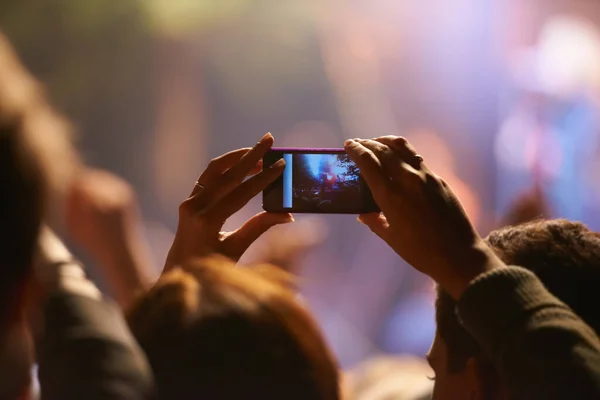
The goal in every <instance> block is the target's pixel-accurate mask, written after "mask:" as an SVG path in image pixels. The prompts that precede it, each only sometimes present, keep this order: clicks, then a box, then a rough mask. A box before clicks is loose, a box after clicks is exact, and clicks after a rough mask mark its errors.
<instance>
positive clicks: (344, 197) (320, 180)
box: [263, 148, 379, 214]
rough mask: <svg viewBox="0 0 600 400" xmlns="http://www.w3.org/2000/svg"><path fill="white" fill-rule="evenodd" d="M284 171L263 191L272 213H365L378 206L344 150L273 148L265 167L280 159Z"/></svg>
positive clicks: (376, 209)
mask: <svg viewBox="0 0 600 400" xmlns="http://www.w3.org/2000/svg"><path fill="white" fill-rule="evenodd" d="M282 158H283V159H284V160H285V162H286V166H285V170H284V172H283V174H282V175H281V176H280V177H279V178H278V179H277V180H276V181H275V182H273V183H272V184H271V185H269V187H267V188H266V189H265V190H264V191H263V208H264V209H265V211H269V212H276V213H281V212H292V213H318V214H364V213H369V212H377V211H379V208H378V207H377V205H376V204H375V201H374V200H373V196H372V195H371V191H370V190H369V188H368V186H367V185H366V183H365V181H364V179H363V178H362V176H361V174H360V171H359V169H358V167H357V165H356V164H355V163H354V162H353V161H352V160H351V159H350V158H349V157H348V155H347V154H346V152H345V150H344V149H284V148H278V149H271V151H269V152H268V153H266V154H265V156H264V158H263V168H268V167H269V166H270V165H272V164H273V163H275V162H276V161H277V160H279V159H282Z"/></svg>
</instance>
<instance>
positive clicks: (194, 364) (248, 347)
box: [129, 258, 340, 400]
mask: <svg viewBox="0 0 600 400" xmlns="http://www.w3.org/2000/svg"><path fill="white" fill-rule="evenodd" d="M284 274H285V273H284V272H282V271H280V270H276V269H274V267H272V268H271V267H262V268H261V269H260V272H259V271H257V270H254V269H246V268H244V269H239V268H235V266H234V265H233V264H232V263H231V262H230V261H228V260H225V259H221V258H214V259H208V260H202V261H198V262H195V263H191V264H189V265H186V266H185V267H184V268H183V269H180V268H177V269H175V270H173V271H171V272H168V273H167V274H165V275H163V276H162V277H161V278H160V279H159V281H158V283H157V284H156V286H155V287H154V288H153V289H151V290H150V291H149V292H148V293H146V294H145V295H144V296H143V297H142V298H141V299H139V300H138V302H137V303H136V304H135V305H134V306H133V308H132V310H131V312H130V314H129V323H130V327H131V329H132V331H133V333H134V335H135V336H136V338H137V339H138V341H139V343H140V345H141V346H142V348H143V349H144V350H145V352H146V354H147V356H148V359H149V361H150V364H151V366H152V369H153V371H154V374H155V382H156V385H157V391H158V395H159V397H160V398H178V399H191V398H203V399H224V400H227V399H239V398H248V399H250V398H251V399H262V400H271V399H272V400H275V399H292V400H294V399H298V400H300V399H303V400H307V399H308V400H311V399H315V400H321V399H323V400H329V399H331V400H334V399H336V400H337V399H339V396H340V395H339V390H340V389H339V381H338V379H339V378H338V367H337V364H336V362H335V361H334V358H333V356H332V355H331V352H330V351H329V349H328V347H327V345H326V344H325V341H324V340H323V337H322V335H321V333H320V332H319V329H318V328H317V325H316V323H315V322H314V320H313V319H312V318H311V316H310V315H309V314H308V312H307V311H306V310H305V309H304V308H303V307H302V306H301V305H300V304H298V302H297V300H296V299H295V297H294V294H293V292H291V291H290V290H289V289H288V287H287V285H288V284H289V281H286V276H287V275H284Z"/></svg>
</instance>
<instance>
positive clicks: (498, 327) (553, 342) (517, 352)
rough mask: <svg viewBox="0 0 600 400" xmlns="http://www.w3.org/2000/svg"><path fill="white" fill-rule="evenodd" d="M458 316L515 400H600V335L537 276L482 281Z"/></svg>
mask: <svg viewBox="0 0 600 400" xmlns="http://www.w3.org/2000/svg"><path fill="white" fill-rule="evenodd" d="M599 295H600V288H599ZM599 298H600V297H599ZM599 305H600V301H599ZM457 314H458V317H459V319H460V320H461V322H462V324H463V326H464V327H465V328H466V329H467V331H468V332H469V333H470V334H471V335H472V336H473V337H474V338H475V339H476V340H477V341H478V343H479V344H480V345H481V346H482V348H483V349H484V350H485V351H486V352H487V354H488V355H489V356H490V357H491V359H492V361H493V362H494V365H495V366H496V368H497V370H498V371H499V372H500V374H501V375H502V376H503V377H504V379H505V381H506V383H507V384H508V386H509V391H510V393H511V395H512V397H511V398H512V399H544V400H558V399H578V400H579V399H598V400H600V341H599V340H598V337H597V335H596V334H595V332H593V331H592V329H591V328H590V327H588V326H587V325H586V324H585V323H584V322H583V321H582V320H581V319H580V318H578V317H577V315H575V314H574V313H573V311H572V310H571V309H570V308H569V307H567V306H566V305H565V304H563V303H562V302H561V301H559V300H558V299H557V298H556V297H554V296H553V295H551V294H550V293H549V292H548V291H547V290H546V289H545V287H544V286H543V284H542V283H541V282H540V281H539V279H538V278H537V277H536V276H535V275H534V274H533V273H531V272H529V271H527V270H525V269H522V268H518V267H508V268H501V269H497V270H494V271H491V272H489V273H486V274H483V275H481V276H479V277H478V278H476V279H475V280H474V281H473V282H472V283H471V285H470V286H469V288H467V290H466V291H465V293H464V294H463V296H462V297H461V298H460V300H459V302H458V305H457Z"/></svg>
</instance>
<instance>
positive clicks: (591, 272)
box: [436, 219, 600, 371]
mask: <svg viewBox="0 0 600 400" xmlns="http://www.w3.org/2000/svg"><path fill="white" fill-rule="evenodd" d="M485 241H486V243H487V244H488V245H489V246H490V247H491V248H492V250H494V252H495V253H496V254H497V255H498V256H499V257H500V259H501V260H502V261H504V263H506V264H507V265H516V266H520V267H522V268H525V269H528V270H529V271H531V272H533V273H534V274H535V275H536V276H537V277H538V278H539V279H540V281H541V282H542V283H543V284H544V285H545V286H546V288H547V289H548V290H549V291H550V293H552V294H553V295H554V296H556V297H557V298H558V299H560V300H561V301H562V302H564V303H565V304H567V305H568V306H569V307H570V308H571V309H572V310H573V311H574V312H575V313H576V314H577V315H578V316H579V317H580V318H582V319H583V320H584V321H585V322H586V323H587V324H588V325H589V326H590V327H592V329H594V330H595V331H596V332H597V333H598V332H600V312H599V311H598V306H597V304H598V291H599V290H600V234H598V233H596V232H593V231H591V230H589V229H588V228H587V227H586V226H585V225H584V224H582V223H580V222H571V221H567V220H562V219H559V220H540V221H532V222H528V223H525V224H521V225H516V226H509V227H505V228H501V229H498V230H496V231H494V232H492V233H491V234H490V235H489V236H488V237H487V238H486V239H485ZM455 307H456V302H455V301H454V300H453V299H452V298H451V297H450V296H449V295H448V294H447V293H446V292H444V291H443V290H442V289H441V288H439V287H438V297H437V301H436V320H437V329H438V333H439V335H440V337H441V338H442V339H443V340H444V342H445V343H446V345H447V346H448V349H449V356H450V357H449V365H448V368H449V370H450V371H458V370H461V369H462V368H463V367H464V365H465V363H466V361H467V360H468V359H469V358H470V357H475V358H485V356H484V355H483V352H482V350H481V348H480V346H479V345H478V344H477V342H475V340H474V339H473V338H472V337H471V336H470V335H469V334H468V333H467V331H466V330H465V329H464V328H463V327H462V325H461V324H460V322H459V321H458V320H457V317H456V314H455Z"/></svg>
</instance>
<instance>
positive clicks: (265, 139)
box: [258, 132, 273, 143]
mask: <svg viewBox="0 0 600 400" xmlns="http://www.w3.org/2000/svg"><path fill="white" fill-rule="evenodd" d="M269 139H273V135H272V134H271V132H267V133H265V134H264V135H263V137H262V138H260V141H259V142H258V143H264V142H266V141H267V140H269Z"/></svg>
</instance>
